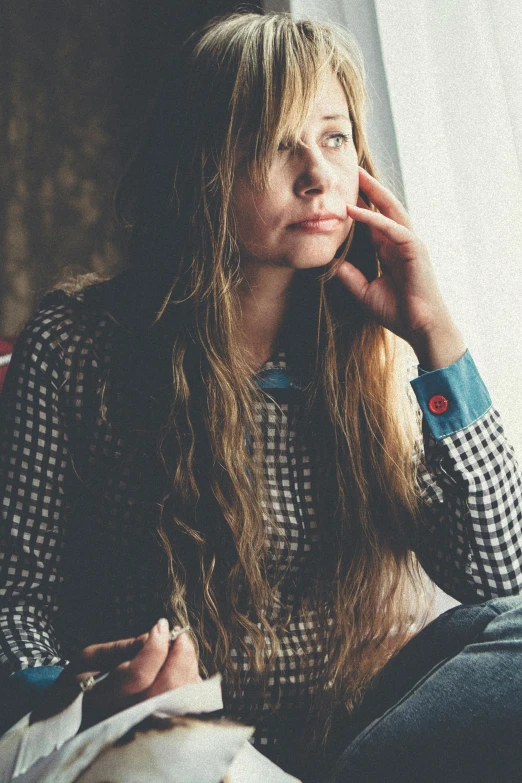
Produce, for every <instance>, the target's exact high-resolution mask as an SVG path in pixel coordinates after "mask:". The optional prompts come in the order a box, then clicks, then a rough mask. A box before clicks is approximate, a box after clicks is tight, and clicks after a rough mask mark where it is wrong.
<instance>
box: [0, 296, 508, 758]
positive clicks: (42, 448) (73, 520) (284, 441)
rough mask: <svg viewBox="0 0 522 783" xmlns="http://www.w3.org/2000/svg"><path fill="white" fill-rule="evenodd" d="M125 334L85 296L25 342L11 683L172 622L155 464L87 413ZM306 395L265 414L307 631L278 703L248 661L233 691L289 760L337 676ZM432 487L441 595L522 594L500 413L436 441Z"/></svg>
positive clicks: (8, 576) (8, 451)
mask: <svg viewBox="0 0 522 783" xmlns="http://www.w3.org/2000/svg"><path fill="white" fill-rule="evenodd" d="M119 329H120V327H118V326H117V325H116V324H115V323H114V321H113V320H111V319H110V318H109V317H108V316H107V315H106V314H105V313H104V311H103V309H97V308H96V307H93V306H92V305H89V306H87V304H85V303H84V294H83V293H80V294H75V295H68V294H65V293H63V292H55V293H53V294H50V295H49V296H47V297H46V298H45V299H44V301H43V302H42V304H41V306H40V309H39V310H38V312H37V313H36V315H35V316H34V317H33V318H32V319H31V320H30V322H29V323H28V325H27V326H26V328H25V330H24V331H23V333H22V335H21V336H20V338H19V340H18V342H17V344H16V348H15V352H14V356H13V360H12V363H11V366H10V369H9V373H8V377H7V380H6V384H5V387H4V390H3V394H2V404H1V419H0V424H1V427H0V487H1V494H2V518H1V523H0V525H1V526H0V663H1V665H2V667H4V669H6V670H9V671H15V670H17V669H20V668H25V667H33V666H46V665H58V666H61V665H64V664H65V662H66V660H67V654H68V651H70V649H71V647H72V646H78V645H79V646H85V645H86V644H88V643H92V642H94V641H107V640H109V639H117V638H124V637H128V636H133V635H136V634H139V633H141V632H143V631H145V630H148V629H149V628H150V626H151V625H152V624H153V623H154V622H155V621H156V620H157V618H158V617H159V616H161V614H162V613H163V611H162V607H163V603H162V601H163V598H164V596H163V595H162V590H163V589H164V583H163V577H162V576H161V574H162V573H164V572H163V571H162V570H161V569H162V568H164V562H163V561H162V559H161V554H160V548H159V547H158V544H157V541H156V539H155V538H154V537H153V535H152V533H151V527H153V526H151V525H150V519H151V514H153V513H154V510H153V509H152V508H151V506H150V505H147V503H148V501H144V499H143V496H142V493H141V490H140V488H141V487H143V486H144V482H145V483H146V482H147V481H151V480H152V481H153V480H154V476H150V475H149V474H148V471H150V466H149V465H148V464H147V462H146V460H140V459H139V458H138V457H136V459H125V444H124V443H122V441H121V440H120V439H119V437H118V436H117V434H116V433H115V432H114V431H113V429H112V425H111V424H110V423H109V422H106V421H104V420H103V418H102V416H101V415H100V413H99V411H98V414H97V415H96V416H95V417H94V418H92V419H91V418H89V415H88V414H89V411H90V410H96V409H97V407H99V405H98V403H99V397H98V395H99V392H100V388H101V385H102V383H103V381H104V380H107V379H108V383H110V377H111V376H110V370H111V361H112V358H113V352H114V345H115V344H116V343H117V341H118V339H119V335H118V330H119ZM285 366H286V365H285V356H284V354H283V353H280V354H279V356H278V357H277V358H276V359H275V360H274V361H271V362H268V363H267V364H266V365H265V367H264V368H263V371H266V372H267V373H268V374H270V372H269V371H276V374H277V372H280V373H281V377H286V376H285V374H284V370H285ZM262 376H263V373H260V377H261V378H262ZM272 376H273V372H272ZM283 385H287V386H288V384H286V383H285V384H283ZM299 394H300V392H299V390H298V389H295V388H292V386H291V385H290V386H289V387H288V388H286V389H280V390H278V392H277V393H274V402H271V401H268V400H267V402H266V405H267V406H268V411H267V413H268V415H264V416H261V415H260V421H261V422H262V427H263V433H264V443H265V449H266V463H265V464H266V472H267V479H268V485H269V488H270V490H271V496H272V502H273V506H274V511H275V514H276V519H277V523H278V525H279V526H280V528H281V530H282V532H283V534H284V536H285V537H286V540H287V541H289V542H290V555H289V557H290V558H291V568H290V570H289V571H288V574H287V577H285V579H286V581H284V582H283V583H282V585H281V597H282V602H283V604H284V605H285V607H286V608H287V609H289V610H290V612H291V614H292V621H291V624H290V626H289V630H288V632H287V633H286V634H285V635H284V637H283V638H282V639H281V652H280V655H279V659H278V662H277V666H276V667H275V670H274V672H273V676H272V677H271V678H270V682H269V687H268V693H267V695H266V699H265V701H264V702H263V703H259V702H258V701H255V702H254V701H250V700H249V689H248V684H247V682H246V680H247V677H248V666H247V662H246V660H245V658H244V656H243V654H242V653H241V652H240V651H235V652H234V653H233V654H234V656H235V659H236V661H237V665H238V667H239V668H240V669H241V670H242V671H244V675H245V688H244V690H243V691H242V692H239V693H229V694H228V695H227V692H226V690H225V695H226V701H227V700H228V704H227V711H228V712H229V713H230V714H232V715H234V716H236V717H238V718H240V719H242V720H244V721H245V722H247V723H253V722H255V723H257V724H258V726H259V729H258V732H257V735H256V744H257V745H258V747H260V749H261V750H264V751H265V752H267V753H268V754H269V755H271V756H272V757H273V758H274V759H276V760H277V757H278V754H277V752H276V751H277V747H276V746H277V742H278V739H280V730H281V728H282V726H284V725H285V722H286V723H287V724H288V723H291V722H292V721H295V720H297V719H298V717H299V716H300V715H301V713H302V712H303V710H304V709H305V705H306V702H307V698H308V695H309V693H310V692H311V690H312V689H313V688H314V683H316V682H317V680H318V678H319V677H320V674H321V664H322V653H321V647H320V645H319V646H318V645H317V640H315V639H314V635H313V618H311V617H305V616H302V615H301V614H300V613H299V610H298V609H297V608H296V607H297V600H296V599H297V595H296V593H298V592H299V583H300V579H302V578H305V577H306V568H307V563H308V562H309V560H310V553H311V552H312V551H313V548H314V544H315V543H316V541H317V534H316V531H317V525H318V520H316V517H315V513H314V499H313V491H312V480H311V476H310V462H309V457H308V454H307V453H306V448H305V447H304V446H299V447H298V445H297V444H298V440H297V438H296V421H297V419H296V417H295V410H296V405H297V404H298V402H297V400H298V397H299ZM278 395H279V396H278ZM93 465H96V468H97V475H98V476H100V474H101V475H102V477H103V478H102V483H101V484H98V485H97V487H96V494H97V497H98V498H102V501H101V502H98V504H97V505H90V502H89V495H88V494H87V495H82V494H81V493H80V494H79V493H78V481H80V482H81V481H82V478H83V475H86V474H88V471H89V466H93ZM105 465H106V466H107V469H106V470H105V469H104V466H105ZM419 475H420V485H421V491H422V492H423V495H424V497H425V499H426V503H427V504H428V506H429V508H430V509H431V512H430V524H429V526H428V527H427V529H426V533H425V538H424V541H423V542H421V547H420V550H421V551H420V556H421V559H422V561H423V564H424V565H425V567H426V568H427V570H428V572H429V573H430V574H431V575H432V576H433V578H434V579H435V580H436V581H437V582H438V584H439V585H440V586H441V587H442V588H443V589H444V590H446V591H447V592H449V593H450V594H452V595H453V596H455V597H456V598H458V599H459V600H462V601H475V602H476V601H479V600H481V599H483V598H484V599H485V598H488V597H493V596H497V595H507V594H511V593H517V592H519V591H520V588H521V586H522V569H521V564H522V534H521V517H522V511H521V507H520V498H521V492H522V490H521V479H520V475H519V473H518V470H517V466H516V463H515V461H514V458H513V455H512V452H511V450H510V447H509V445H508V444H507V443H506V441H505V438H504V436H503V432H502V428H501V425H500V421H499V417H498V414H497V412H496V411H495V410H494V408H492V407H490V408H489V409H488V410H487V411H486V412H485V413H484V414H483V415H482V416H481V417H480V418H479V419H478V420H476V421H474V422H473V423H472V424H470V425H469V426H467V427H465V428H464V429H462V430H460V431H458V432H455V433H454V434H452V435H449V436H447V437H445V438H443V439H442V440H439V441H436V440H435V439H434V438H433V437H430V436H429V435H428V436H427V439H426V459H425V464H424V463H423V464H421V466H420V468H419ZM78 497H80V498H81V501H79V502H78V500H75V498H76V499H77V498H78ZM267 540H268V544H269V546H270V547H277V545H278V540H279V539H278V534H277V531H272V530H269V529H268V528H267ZM155 575H158V578H157V579H156V578H155ZM279 689H281V694H282V698H281V704H282V705H283V706H282V707H281V708H280V710H279V711H278V712H277V719H276V718H273V716H272V712H273V711H272V697H273V698H274V699H275V698H276V697H275V694H276V693H277V692H278V690H279Z"/></svg>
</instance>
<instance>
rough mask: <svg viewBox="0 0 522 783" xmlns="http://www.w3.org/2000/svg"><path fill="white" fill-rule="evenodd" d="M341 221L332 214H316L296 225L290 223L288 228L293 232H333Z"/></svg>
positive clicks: (341, 219) (337, 216)
mask: <svg viewBox="0 0 522 783" xmlns="http://www.w3.org/2000/svg"><path fill="white" fill-rule="evenodd" d="M343 220H344V218H342V217H340V216H339V215H336V214H334V213H333V212H317V213H316V214H314V215H310V216H309V217H307V218H305V219H304V220H301V221H299V222H298V223H290V225H289V226H288V228H289V229H291V230H293V231H299V230H301V231H326V232H328V231H335V229H336V228H338V227H339V225H340V223H341V221H343Z"/></svg>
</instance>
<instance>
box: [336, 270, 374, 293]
mask: <svg viewBox="0 0 522 783" xmlns="http://www.w3.org/2000/svg"><path fill="white" fill-rule="evenodd" d="M336 274H337V277H338V278H339V280H341V282H342V283H343V284H344V285H345V286H346V288H347V289H348V290H349V292H350V293H351V294H352V295H353V296H354V297H355V299H357V301H358V302H364V299H365V297H366V294H367V292H368V288H369V285H370V283H369V282H368V280H367V279H366V277H365V276H364V275H363V273H362V272H361V271H360V270H359V269H357V268H356V267H355V266H354V265H353V264H351V263H350V262H349V261H344V262H343V263H342V264H341V265H340V267H339V269H338V270H337V273H336Z"/></svg>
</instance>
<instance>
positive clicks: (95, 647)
mask: <svg viewBox="0 0 522 783" xmlns="http://www.w3.org/2000/svg"><path fill="white" fill-rule="evenodd" d="M148 635H149V634H142V635H141V636H138V637H134V638H130V639H118V641H115V642H107V643H106V644H91V645H89V647H85V649H83V650H82V652H81V653H80V655H79V656H78V657H77V658H76V659H75V660H74V661H72V662H71V668H72V669H73V671H74V672H76V673H78V674H80V673H81V674H82V675H84V674H86V673H87V672H89V673H90V672H101V671H105V670H109V669H115V668H116V667H117V666H119V665H120V664H121V663H123V662H124V661H130V660H132V658H134V657H135V656H136V655H137V653H138V652H139V651H140V650H141V649H142V647H143V645H144V643H145V642H146V640H147V637H148Z"/></svg>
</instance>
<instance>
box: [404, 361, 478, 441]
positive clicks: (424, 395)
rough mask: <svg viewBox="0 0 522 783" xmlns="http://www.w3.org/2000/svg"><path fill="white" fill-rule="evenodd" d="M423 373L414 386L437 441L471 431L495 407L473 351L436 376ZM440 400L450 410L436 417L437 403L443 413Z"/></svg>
mask: <svg viewBox="0 0 522 783" xmlns="http://www.w3.org/2000/svg"><path fill="white" fill-rule="evenodd" d="M419 373H420V374H419V377H418V378H414V379H413V380H412V381H411V385H412V387H413V391H414V392H415V396H416V397H417V400H418V402H419V405H420V407H421V409H422V413H423V416H424V419H425V421H426V423H427V424H428V427H429V428H430V431H431V433H432V435H433V437H434V438H435V439H436V440H442V438H446V437H447V436H448V435H452V434H453V433H454V432H459V430H463V429H465V428H466V427H469V425H470V424H472V423H473V422H474V421H476V420H477V419H479V418H480V417H481V416H482V415H483V414H484V413H485V412H486V411H487V410H488V408H490V407H491V398H490V396H489V393H488V390H487V389H486V386H485V384H484V381H483V380H482V378H481V377H480V374H479V371H478V370H477V367H476V365H475V362H474V361H473V359H472V358H471V354H470V352H469V351H466V353H465V354H464V356H462V357H461V358H460V359H459V360H458V361H456V362H454V364H450V366H449V367H443V368H442V369H440V370H434V371H433V372H426V371H425V370H422V369H421V368H419ZM440 398H443V400H442V409H443V408H444V407H446V402H447V407H446V410H442V412H440V413H436V412H435V413H434V412H433V410H432V409H433V408H435V410H437V403H439V405H438V409H439V410H441V401H440ZM444 401H446V402H444ZM430 403H431V408H430Z"/></svg>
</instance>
